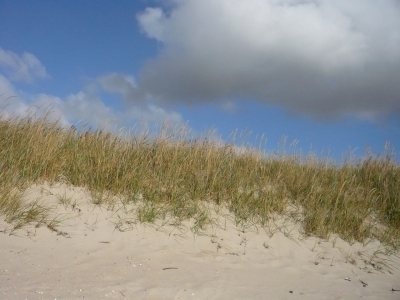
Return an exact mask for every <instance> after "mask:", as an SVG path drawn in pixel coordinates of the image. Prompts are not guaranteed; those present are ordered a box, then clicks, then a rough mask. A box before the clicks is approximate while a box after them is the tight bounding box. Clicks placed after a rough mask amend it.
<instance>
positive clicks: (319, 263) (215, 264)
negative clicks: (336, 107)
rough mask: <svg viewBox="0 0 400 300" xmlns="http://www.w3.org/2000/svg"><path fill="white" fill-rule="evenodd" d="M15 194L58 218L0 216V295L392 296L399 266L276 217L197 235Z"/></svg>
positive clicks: (75, 191) (83, 198)
mask: <svg viewBox="0 0 400 300" xmlns="http://www.w3.org/2000/svg"><path fill="white" fill-rule="evenodd" d="M24 195H25V196H24V197H25V201H33V200H35V199H39V198H40V201H41V202H42V203H45V204H46V205H48V206H49V207H52V209H53V213H52V214H53V215H54V217H56V216H58V218H59V219H63V222H62V223H61V224H60V225H59V226H58V227H57V231H52V230H50V229H48V228H47V227H40V228H34V227H33V226H27V227H24V228H22V229H20V230H18V231H14V232H13V233H12V235H10V232H11V228H12V226H11V225H10V224H7V223H5V222H4V221H3V220H1V219H0V230H1V232H0V257H1V260H0V299H4V300H13V299H18V300H19V299H32V300H34V299H108V298H110V299H193V300H194V299H307V300H308V299H318V300H320V299H400V291H396V290H400V272H399V270H398V269H393V270H391V271H390V272H388V271H386V272H382V271H381V270H379V264H378V262H375V263H374V262H372V264H366V263H365V262H364V261H363V259H367V258H368V257H370V256H371V255H372V253H373V252H374V251H375V250H376V249H378V248H379V243H378V242H371V243H369V244H367V245H366V246H365V247H364V246H362V245H361V244H359V243H354V244H352V245H349V244H348V243H346V242H344V241H343V240H341V239H340V238H337V237H336V238H335V237H332V238H331V239H330V241H321V240H319V239H317V238H315V237H307V238H305V237H302V236H301V234H300V233H299V231H298V229H297V227H296V226H295V225H293V224H292V226H291V225H290V224H289V223H286V225H285V226H283V227H282V228H281V229H280V230H279V227H280V226H281V225H282V224H283V223H282V222H283V220H279V219H277V220H276V225H277V227H276V228H275V230H274V232H271V231H268V230H264V229H263V228H255V227H251V226H249V227H247V228H242V227H237V226H235V224H234V219H233V216H231V215H229V214H222V213H221V215H220V216H219V217H218V219H216V222H218V224H219V225H218V226H217V225H214V226H212V225H210V226H209V227H208V228H207V229H206V230H205V231H204V232H200V233H198V234H194V233H193V232H192V231H191V229H190V228H191V225H192V224H191V223H190V222H189V221H188V222H184V223H183V224H181V225H180V226H176V225H175V226H173V225H171V224H168V223H167V224H162V223H161V221H160V222H156V224H154V225H151V224H140V223H138V222H134V220H132V222H130V221H129V220H127V219H126V218H125V217H126V216H125V213H124V211H123V209H122V208H121V209H120V210H118V211H117V212H115V211H114V212H113V211H111V210H107V208H106V207H101V206H94V205H93V204H91V203H90V194H89V193H88V192H87V191H86V190H85V189H84V188H77V187H70V186H67V185H65V184H56V185H53V186H48V185H41V186H32V187H31V188H30V189H28V190H27V191H25V194H24ZM63 199H64V200H67V199H68V200H69V201H70V204H69V205H63V204H61V203H60V201H61V200H63ZM125 208H127V207H125ZM114 210H115V208H114ZM120 220H125V221H124V222H120V223H118V222H119V221H120ZM126 220H127V221H128V222H126ZM115 224H119V225H120V226H119V229H121V230H125V231H120V230H118V229H116V226H115ZM272 233H273V234H272ZM271 235H272V236H271ZM382 258H384V257H382ZM392 259H393V261H392V262H391V263H390V265H391V266H393V267H399V266H400V261H399V260H398V259H397V258H392Z"/></svg>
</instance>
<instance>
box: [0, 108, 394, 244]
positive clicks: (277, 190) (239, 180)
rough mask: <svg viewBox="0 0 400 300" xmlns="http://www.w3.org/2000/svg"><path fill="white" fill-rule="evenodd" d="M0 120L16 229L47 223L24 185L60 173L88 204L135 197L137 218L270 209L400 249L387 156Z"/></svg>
mask: <svg viewBox="0 0 400 300" xmlns="http://www.w3.org/2000/svg"><path fill="white" fill-rule="evenodd" d="M0 119H1V120H2V121H1V122H0V216H2V218H3V219H5V220H6V222H9V223H11V224H12V226H14V229H15V230H16V229H19V228H21V227H23V226H24V225H26V224H32V223H33V224H36V226H41V225H47V226H48V227H50V226H51V227H53V226H54V224H49V221H48V220H47V219H46V213H47V210H46V208H45V207H44V206H41V205H40V202H38V201H36V202H33V203H30V204H29V205H26V204H24V202H23V201H22V200H21V191H23V190H24V189H26V188H27V187H29V186H30V185H32V184H34V183H37V184H40V183H44V182H48V183H50V184H52V183H56V182H58V181H59V180H60V178H62V180H63V181H67V182H68V183H69V184H71V185H74V186H82V187H86V188H88V189H89V190H90V191H91V192H92V195H93V202H94V204H99V205H100V204H101V205H107V206H108V207H110V208H112V207H115V202H116V201H121V202H122V204H123V205H129V204H137V205H136V207H137V208H136V209H135V210H134V211H132V212H131V214H134V215H135V217H136V219H137V220H139V221H141V222H154V221H155V220H157V219H163V218H164V219H165V218H174V219H175V220H177V221H178V222H179V221H184V220H187V219H193V220H194V221H195V222H194V224H195V226H197V227H198V228H202V227H204V226H207V224H208V222H210V218H211V213H210V211H209V209H207V208H205V207H207V206H204V205H203V204H204V203H209V204H212V205H213V206H214V207H216V208H218V207H224V208H227V209H229V211H230V212H232V213H233V215H234V216H235V220H236V223H237V224H252V225H254V226H260V227H262V226H268V225H267V224H268V221H269V219H270V218H271V216H272V215H276V214H282V215H283V214H286V215H290V217H291V218H293V219H294V221H296V222H298V223H299V224H300V225H301V228H302V229H303V233H304V234H305V235H313V236H318V237H321V238H328V237H329V236H330V234H332V233H336V234H338V235H339V236H340V237H342V238H343V239H345V240H347V241H350V242H352V241H360V242H367V241H368V240H371V239H377V240H379V241H381V242H382V243H384V244H385V245H387V246H390V247H391V248H392V249H395V251H397V250H398V249H399V240H400V239H399V237H400V166H399V164H398V163H396V162H395V161H394V160H393V159H392V158H391V157H390V156H386V157H372V156H371V157H369V158H368V159H364V160H360V161H359V162H348V163H344V164H342V165H341V166H338V165H334V164H332V163H329V162H327V161H326V160H318V159H315V158H314V157H312V156H309V157H305V158H304V157H300V156H298V155H292V156H288V155H283V154H282V155H271V156H268V155H265V154H263V153H262V152H261V151H259V150H258V149H250V148H248V149H247V150H246V151H244V152H243V151H242V152H241V153H238V152H237V151H235V148H234V146H232V145H229V144H226V145H221V144H217V143H213V142H212V141H210V139H207V138H205V139H203V140H193V139H189V138H187V137H186V135H185V133H184V130H183V129H182V128H178V129H173V128H172V129H168V128H167V129H166V130H164V131H161V133H160V134H158V135H157V136H153V135H151V134H149V133H148V132H146V131H142V132H137V133H136V134H132V136H131V137H130V138H126V137H124V138H123V137H121V136H116V135H112V134H110V133H105V132H101V131H90V130H85V129H83V130H80V131H79V130H77V129H76V128H75V127H71V128H69V129H66V128H65V127H62V126H61V125H60V124H59V123H57V122H51V121H48V120H47V119H46V118H35V117H33V116H31V117H26V118H21V119H18V118H14V119H7V118H4V117H3V118H1V117H0ZM182 132H183V133H182ZM115 195H117V196H118V197H113V196H115ZM118 199H119V200H118ZM208 207H210V206H208ZM288 208H290V209H289V210H288Z"/></svg>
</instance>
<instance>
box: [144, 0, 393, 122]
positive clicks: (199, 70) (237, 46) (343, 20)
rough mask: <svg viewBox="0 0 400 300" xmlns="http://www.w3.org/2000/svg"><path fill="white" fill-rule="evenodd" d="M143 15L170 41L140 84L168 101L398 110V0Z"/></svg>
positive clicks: (208, 6)
mask: <svg viewBox="0 0 400 300" xmlns="http://www.w3.org/2000/svg"><path fill="white" fill-rule="evenodd" d="M167 2H168V3H170V4H173V6H172V9H171V10H170V11H169V12H168V13H166V12H164V11H163V10H162V9H161V8H148V9H146V10H145V11H144V12H142V13H141V14H140V15H138V22H139V24H140V26H141V28H142V30H143V32H144V33H145V34H146V35H147V36H148V37H150V38H154V39H156V40H158V41H159V42H161V43H162V44H163V48H162V50H161V52H160V54H159V56H158V57H156V58H155V59H154V60H152V61H151V62H149V63H148V64H147V65H146V66H145V67H144V68H143V69H142V71H141V73H140V75H139V81H138V88H137V89H138V90H140V91H142V93H147V94H151V95H153V96H154V97H156V98H157V99H160V100H164V101H170V102H174V101H181V102H201V101H226V100H227V99H228V100H229V99H238V98H239V99H240V98H246V99H253V100H257V101H260V102H264V103H268V104H273V105H280V106H283V107H285V108H287V109H288V110H291V111H294V112H300V113H304V114H308V115H313V116H315V117H319V118H324V117H334V116H338V115H345V114H355V115H356V114H358V113H361V112H365V111H368V112H372V113H373V114H381V113H382V114H385V113H390V112H398V113H400V99H399V96H398V95H400V85H399V84H398V82H400V3H399V2H398V1H396V0H383V1H375V0H353V1H348V0H336V1H331V0H246V1H243V0H202V1H197V0H186V1H174V0H170V1H167Z"/></svg>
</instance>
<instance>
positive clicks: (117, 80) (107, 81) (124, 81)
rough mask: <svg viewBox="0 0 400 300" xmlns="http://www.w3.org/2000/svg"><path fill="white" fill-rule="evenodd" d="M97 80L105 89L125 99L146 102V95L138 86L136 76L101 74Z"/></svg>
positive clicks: (139, 102)
mask: <svg viewBox="0 0 400 300" xmlns="http://www.w3.org/2000/svg"><path fill="white" fill-rule="evenodd" d="M97 81H98V83H99V84H100V86H101V87H102V88H103V89H104V90H105V91H107V92H110V93H114V94H118V95H120V96H122V97H123V99H124V100H125V101H129V102H135V103H136V104H141V105H143V104H145V103H144V95H143V94H142V93H141V91H139V89H138V88H137V84H136V81H135V78H133V77H132V76H130V75H125V74H119V73H111V74H107V75H103V76H100V77H99V78H98V79H97Z"/></svg>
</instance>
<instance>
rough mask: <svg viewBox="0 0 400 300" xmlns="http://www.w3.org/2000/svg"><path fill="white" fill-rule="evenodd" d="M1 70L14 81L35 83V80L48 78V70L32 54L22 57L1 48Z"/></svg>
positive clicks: (25, 53) (24, 54) (25, 54)
mask: <svg viewBox="0 0 400 300" xmlns="http://www.w3.org/2000/svg"><path fill="white" fill-rule="evenodd" d="M0 70H3V71H4V72H5V73H6V75H7V77H8V78H9V79H10V80H12V81H25V82H33V81H34V80H35V79H44V78H47V77H48V74H47V72H46V68H45V67H44V66H43V65H42V63H41V62H40V61H39V60H38V59H37V58H36V56H34V55H33V54H31V53H27V52H24V53H23V54H22V55H21V56H19V55H18V54H16V53H14V52H12V51H6V50H4V49H2V48H1V47H0Z"/></svg>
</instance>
